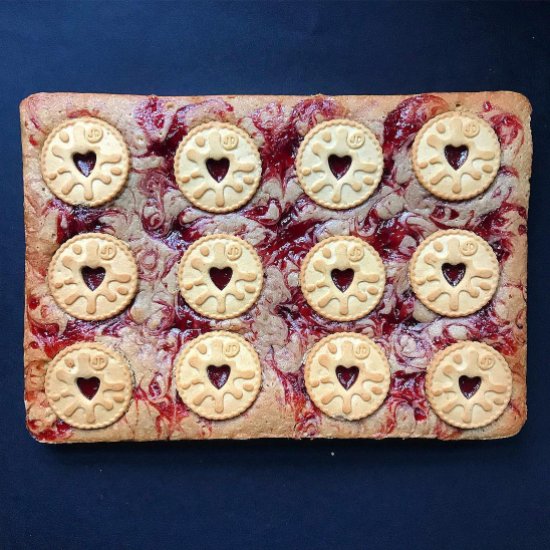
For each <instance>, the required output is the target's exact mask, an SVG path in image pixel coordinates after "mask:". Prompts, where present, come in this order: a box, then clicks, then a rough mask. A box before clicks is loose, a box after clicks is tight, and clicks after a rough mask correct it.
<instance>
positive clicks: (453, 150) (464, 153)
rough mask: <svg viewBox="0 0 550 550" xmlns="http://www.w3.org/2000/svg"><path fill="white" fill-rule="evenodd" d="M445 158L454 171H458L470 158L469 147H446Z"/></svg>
mask: <svg viewBox="0 0 550 550" xmlns="http://www.w3.org/2000/svg"><path fill="white" fill-rule="evenodd" d="M445 158H446V159H447V162H448V163H449V164H450V165H451V166H452V167H453V169H454V170H458V169H459V168H460V167H461V166H462V165H463V164H464V163H465V162H466V159H467V158H468V147H466V145H461V146H460V147H455V146H454V145H447V147H445Z"/></svg>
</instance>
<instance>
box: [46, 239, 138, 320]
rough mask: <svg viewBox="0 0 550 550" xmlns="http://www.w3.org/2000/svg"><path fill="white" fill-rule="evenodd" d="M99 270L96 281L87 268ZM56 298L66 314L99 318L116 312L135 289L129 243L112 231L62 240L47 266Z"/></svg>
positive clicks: (118, 311) (135, 275)
mask: <svg viewBox="0 0 550 550" xmlns="http://www.w3.org/2000/svg"><path fill="white" fill-rule="evenodd" d="M90 270H91V271H92V272H100V273H101V276H100V277H99V279H100V280H99V281H98V280H97V278H96V283H98V284H92V283H90V282H88V280H87V276H86V275H87V271H90ZM48 284H49V287H50V291H51V293H52V296H53V297H54V299H55V301H56V302H57V304H58V305H59V307H60V308H61V309H63V310H64V311H66V312H67V313H68V314H69V315H72V316H73V317H76V318H78V319H83V320H86V321H99V320H102V319H108V318H109V317H114V316H115V315H118V314H119V313H120V312H121V311H122V310H123V309H125V308H126V307H127V306H128V304H129V303H130V302H131V301H132V299H133V297H134V295H135V293H136V292H137V287H138V281H137V266H136V262H135V260H134V256H133V254H132V252H131V250H130V248H129V247H128V245H127V244H126V243H124V242H122V241H121V240H119V239H116V238H115V237H112V236H111V235H106V234H103V233H84V234H82V235H77V236H76V237H73V238H72V239H70V240H68V241H67V242H66V243H64V244H63V245H62V246H61V247H60V248H59V249H58V250H57V252H56V253H55V255H54V257H53V258H52V260H51V262H50V267H49V269H48Z"/></svg>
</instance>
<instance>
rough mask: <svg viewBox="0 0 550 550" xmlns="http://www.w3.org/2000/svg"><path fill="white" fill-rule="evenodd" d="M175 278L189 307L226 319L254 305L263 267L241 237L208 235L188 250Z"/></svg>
mask: <svg viewBox="0 0 550 550" xmlns="http://www.w3.org/2000/svg"><path fill="white" fill-rule="evenodd" d="M178 280H179V286H180V292H181V294H182V296H183V298H184V299H185V301H186V302H187V304H188V305H189V306H190V307H191V308H193V309H194V310H195V311H197V312H198V313H200V314H201V315H204V316H205V317H209V318H211V319H229V318H232V317H237V316H239V315H241V314H242V313H244V312H245V311H247V310H249V309H250V308H251V307H252V306H253V305H254V303H255V302H256V300H257V299H258V296H259V295H260V292H261V290H262V285H263V268H262V264H261V261H260V258H259V256H258V254H257V253H256V251H255V250H254V249H253V248H252V246H250V244H248V243H247V242H246V241H244V240H243V239H240V238H239V237H234V236H232V235H223V234H220V235H210V236H207V237H202V238H201V239H199V240H198V241H195V242H194V243H193V244H192V245H191V246H190V247H189V248H188V249H187V251H186V252H185V254H184V255H183V257H182V259H181V262H180V268H179V272H178Z"/></svg>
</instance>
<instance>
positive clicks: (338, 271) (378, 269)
mask: <svg viewBox="0 0 550 550" xmlns="http://www.w3.org/2000/svg"><path fill="white" fill-rule="evenodd" d="M385 282H386V272H385V269H384V264H383V263H382V260H381V259H380V256H379V255H378V252H376V250H375V249H374V248H373V247H372V246H370V245H369V244H368V243H366V242H365V241H363V240H362V239H359V238H358V237H330V238H328V239H325V240H323V241H321V242H320V243H318V244H316V245H315V246H314V247H313V248H312V249H311V250H310V251H309V252H308V254H307V256H306V257H305V259H304V261H303V263H302V267H301V269H300V285H301V288H302V292H303V294H304V296H305V298H306V300H307V302H308V304H309V305H310V306H311V307H312V308H313V309H314V310H315V311H316V312H317V313H319V315H322V316H323V317H326V318H327V319H332V320H334V321H353V320H355V319H360V318H361V317H364V316H365V315H367V314H368V313H370V312H371V311H372V310H373V309H374V308H375V307H376V306H377V305H378V303H379V302H380V299H381V298H382V294H383V293H384V285H385Z"/></svg>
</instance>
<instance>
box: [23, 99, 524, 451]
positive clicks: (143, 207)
mask: <svg viewBox="0 0 550 550" xmlns="http://www.w3.org/2000/svg"><path fill="white" fill-rule="evenodd" d="M454 109H464V110H465V111H467V112H470V113H474V114H476V115H477V116H479V117H481V118H482V119H483V120H485V121H486V122H488V123H489V124H490V125H491V127H492V128H493V129H494V130H495V132H496V134H497V136H498V138H499V141H500V144H501V167H500V169H499V171H498V173H497V176H496V178H495V181H494V182H493V183H492V184H491V185H490V186H489V187H488V188H487V190H485V191H484V192H483V193H481V194H480V195H478V196H476V197H474V198H472V199H469V200H465V201H453V202H448V201H444V200H441V199H438V198H437V197H435V196H434V195H432V194H431V193H429V192H428V191H426V190H425V189H424V187H423V186H422V185H421V184H420V183H419V182H418V180H417V179H416V177H415V175H414V171H413V168H412V162H411V146H412V143H413V140H414V138H415V136H416V134H417V133H418V131H419V130H420V129H421V127H422V126H423V124H424V123H426V122H427V121H428V120H429V119H431V118H432V117H434V116H437V115H438V114H441V113H443V112H446V111H449V110H454ZM530 114H531V107H530V104H529V102H528V100H527V99H526V98H525V97H523V96H522V95H520V94H517V93H514V92H480V93H443V94H422V95H415V96H384V97H382V96H343V97H327V96H315V97H297V96H239V97H236V96H223V97H164V98H156V97H144V96H123V95H100V94H72V93H59V94H36V95H33V96H30V97H29V98H27V99H25V100H24V101H23V102H22V104H21V128H22V145H23V168H24V183H25V199H24V200H25V205H24V206H25V233H26V243H27V251H26V283H25V285H26V286H25V288H26V305H25V307H26V315H25V339H24V346H25V405H26V409H27V425H28V428H29V430H30V432H31V434H32V435H33V436H34V437H36V438H37V439H38V440H40V441H45V442H77V441H82V442H86V441H88V442H91V441H118V440H157V439H207V438H254V437H293V438H300V437H337V438H349V437H372V438H383V437H431V438H434V437H436V438H440V439H494V438H501V437H508V436H511V435H514V434H515V433H517V431H519V429H520V428H521V426H522V425H523V423H524V422H525V419H526V416H527V408H526V385H525V374H526V276H527V275H526V258H527V233H526V219H527V207H528V197H529V177H530V173H531V155H532V144H531V132H530ZM87 116H91V117H94V118H98V119H101V120H104V121H105V122H107V123H109V124H111V125H112V126H113V127H115V128H116V129H117V130H118V131H119V132H120V133H121V135H122V136H123V138H124V141H125V143H126V144H127V146H128V150H129V153H130V158H131V161H130V166H131V167H130V173H129V176H128V181H127V183H126V185H125V187H124V189H123V190H122V192H121V193H120V194H119V195H117V197H116V198H115V199H114V200H113V201H112V202H110V203H107V204H105V205H102V206H99V207H94V208H87V207H73V206H70V205H68V204H64V203H63V202H62V201H60V200H59V199H57V198H55V197H54V196H53V195H52V193H51V192H50V190H49V189H48V187H47V186H46V184H45V183H44V181H43V179H42V176H41V171H40V153H41V148H42V146H43V145H44V143H45V141H46V139H47V137H48V134H49V133H50V132H51V131H52V130H53V129H54V128H55V127H56V126H58V125H59V124H61V123H63V122H64V121H65V120H67V119H71V118H77V117H87ZM331 119H350V120H355V121H357V122H359V123H361V124H363V125H365V126H366V127H368V128H369V129H370V130H371V131H372V132H373V133H374V134H375V136H376V138H377V139H378V141H379V142H380V144H381V146H382V150H383V154H384V173H383V176H382V181H381V182H380V184H379V186H378V188H377V189H376V191H375V192H374V193H373V194H372V195H371V196H370V197H369V198H368V200H366V201H365V202H364V203H363V204H361V205H359V206H357V207H355V208H353V209H351V210H342V211H335V210H328V209H325V208H323V207H322V206H319V205H317V204H316V203H314V202H313V201H311V200H310V199H309V198H308V197H307V196H306V195H305V194H304V193H303V191H302V189H301V187H300V185H299V183H298V180H297V177H296V170H295V167H294V160H295V155H296V153H297V150H298V148H299V145H300V142H301V141H302V139H303V137H304V136H305V135H306V134H307V133H308V132H309V131H310V130H311V129H312V128H313V127H314V126H315V124H318V123H320V122H323V121H325V120H331ZM211 121H218V122H224V123H228V124H234V125H236V126H238V127H240V128H241V129H243V130H244V131H245V132H246V133H247V134H248V135H249V136H250V138H251V139H252V140H253V141H254V143H255V144H256V145H257V147H258V149H259V151H260V155H261V158H262V165H263V174H262V180H261V183H260V186H259V188H258V190H257V191H256V193H255V194H254V196H253V197H252V198H251V200H250V202H248V203H247V204H246V205H244V206H243V207H242V208H241V209H240V210H237V211H234V212H231V213H228V214H224V215H216V214H210V213H207V212H203V211H200V210H198V209H197V208H194V207H193V206H192V205H190V204H189V203H188V202H187V201H186V199H185V197H184V196H183V195H182V193H181V191H180V190H179V188H178V185H177V183H176V181H175V178H174V175H173V157H174V155H175V152H176V149H177V146H178V144H179V142H180V141H181V139H183V137H184V136H185V135H186V134H187V133H188V132H189V131H190V129H192V128H194V127H196V126H199V125H200V124H204V123H207V122H211ZM440 229H465V230H468V231H473V232H475V233H476V234H478V235H479V236H480V237H482V238H483V239H484V240H486V241H487V242H489V244H490V245H491V246H492V247H493V249H494V250H495V253H496V255H497V258H498V260H499V265H500V279H499V285H498V288H497V291H496V293H495V295H494V297H493V299H492V300H491V302H490V303H489V304H488V305H487V306H486V307H484V308H482V309H481V310H480V311H478V312H476V313H474V314H472V315H469V316H467V317H463V318H455V319H451V318H444V317H440V316H438V315H437V314H435V313H433V312H431V311H429V310H428V309H427V308H425V307H424V306H423V305H422V304H421V303H420V302H419V300H417V299H415V297H414V294H413V293H412V291H411V289H410V285H409V282H408V276H407V272H408V263H409V260H410V258H411V256H412V254H413V253H414V251H415V249H416V248H417V247H418V245H419V243H420V242H422V240H424V239H425V238H427V237H429V236H430V235H431V234H432V233H435V232H436V231H437V230H440ZM87 232H104V233H108V234H111V235H113V236H115V237H117V238H118V239H120V240H122V241H124V242H126V243H127V244H128V246H129V247H130V249H131V250H132V252H133V254H134V257H135V258H136V262H137V264H138V277H139V292H138V294H137V295H136V297H135V299H134V301H133V302H132V304H131V305H130V306H129V307H128V308H127V309H126V310H124V311H123V312H122V313H121V314H120V315H118V316H116V317H114V318H112V319H107V320H105V321H101V322H95V323H91V322H87V321H78V320H75V319H74V318H72V317H70V316H69V315H68V314H66V313H65V312H63V311H62V310H61V309H60V308H59V307H58V306H57V305H56V303H55V301H54V299H53V298H52V296H51V294H50V293H49V290H48V284H47V268H48V265H49V262H50V260H51V258H52V257H53V255H54V254H55V252H56V250H57V249H58V248H59V246H60V245H61V244H62V243H63V242H65V241H67V240H68V239H69V238H71V237H73V236H75V235H77V234H80V233H87ZM216 233H225V234H232V235H237V236H239V237H241V238H243V239H245V240H246V241H247V242H249V243H250V244H251V245H252V246H253V247H254V248H255V249H256V250H257V251H258V254H259V255H260V258H261V259H262V263H263V267H264V274H265V281H264V286H263V289H262V292H261V294H260V296H259V299H258V301H257V302H256V304H255V305H254V306H253V307H252V308H251V309H250V310H249V311H248V312H247V313H246V314H244V315H242V316H240V317H237V318H234V319H227V320H223V321H215V320H208V319H206V318H204V317H201V316H200V315H198V314H196V313H194V312H193V311H192V310H191V309H190V308H189V307H188V306H187V305H186V304H185V302H184V301H183V299H182V298H181V297H180V295H179V291H178V283H177V269H178V262H179V260H180V258H181V256H182V254H183V252H184V251H185V250H186V249H187V247H188V246H189V245H190V244H191V243H192V242H194V241H196V240H197V239H199V238H200V237H202V236H205V235H211V234H216ZM337 235H353V236H357V237H360V238H362V239H364V240H365V241H366V242H368V243H369V244H370V245H371V246H373V247H374V248H375V249H376V250H377V251H378V253H379V254H380V255H381V257H382V260H383V262H384V265H385V268H386V274H387V279H386V288H385V291H384V296H383V297H382V300H381V302H380V304H379V305H378V306H377V307H376V308H375V310H373V311H372V312H371V313H370V314H369V315H367V316H366V317H364V318H362V319H359V320H357V321H353V322H350V323H340V322H334V321H330V320H327V319H324V318H322V317H321V316H319V315H317V314H316V313H315V312H314V311H313V310H312V309H311V308H310V307H309V306H308V305H307V303H306V302H305V299H304V298H303V296H302V295H301V292H300V285H299V270H300V265H301V262H302V261H303V259H304V257H305V255H306V254H307V252H308V250H309V249H310V248H311V247H312V246H313V245H315V244H317V242H320V241H321V240H322V239H324V238H328V237H332V236H337ZM213 329H216V330H229V331H232V332H236V333H239V334H240V335H241V336H243V337H244V338H245V339H246V340H247V341H248V342H249V343H250V344H251V345H252V346H253V347H254V349H255V350H256V352H257V353H258V356H259V358H260V361H261V365H262V389H261V390H260V392H259V394H258V397H257V399H256V401H255V402H254V403H253V404H252V405H251V407H250V408H249V409H248V410H247V411H246V412H244V413H243V414H241V415H239V416H237V417H235V418H232V419H228V420H223V421H209V420H205V419H203V418H200V417H198V416H197V415H196V414H195V413H193V412H192V411H190V410H189V409H188V408H187V407H186V406H185V405H184V404H183V402H182V401H181V399H180V398H179V397H178V396H177V390H176V383H175V381H174V379H173V365H174V361H175V358H176V357H177V355H178V353H179V352H180V350H181V349H182V347H183V345H184V343H185V342H188V341H190V340H191V339H193V338H195V337H197V336H199V335H200V334H203V333H205V332H207V331H210V330H213ZM341 331H353V332H357V333H361V334H364V335H366V336H368V337H369V338H371V339H372V340H373V341H374V342H376V343H377V344H378V345H379V346H380V347H381V348H382V349H383V350H384V352H385V354H386V357H387V359H388V362H389V364H390V370H391V383H390V389H389V393H388V396H387V398H386V400H385V401H384V403H383V404H382V406H381V407H380V408H379V409H378V410H376V411H375V412H374V413H373V414H372V415H370V416H368V417H367V418H364V419H362V420H357V421H346V420H337V419H333V418H330V417H328V416H325V415H323V414H322V413H321V412H320V411H319V410H318V409H317V408H316V407H315V406H314V405H313V403H312V402H311V400H310V399H309V398H308V396H307V392H306V390H305V387H304V380H303V366H304V357H305V355H306V353H307V351H308V350H309V349H311V348H312V347H313V346H314V345H315V343H316V342H318V341H319V340H320V339H321V338H322V337H325V336H328V335H329V334H332V333H336V332H341ZM462 340H474V341H481V342H483V343H485V344H487V345H489V346H491V347H493V348H495V349H496V350H497V351H498V352H499V353H501V354H502V355H503V357H504V358H505V359H506V361H507V363H508V365H509V367H510V369H511V371H512V379H513V382H512V396H511V400H510V403H509V404H508V406H507V407H506V410H505V411H504V413H503V414H502V415H501V416H500V417H499V418H498V419H497V420H495V421H494V422H492V423H491V424H489V425H487V426H485V427H483V428H476V429H471V430H467V429H460V428H455V427H452V426H450V425H448V424H446V423H445V422H444V421H443V420H441V419H440V418H439V417H438V416H437V415H436V414H435V413H434V411H433V410H432V409H431V408H430V406H429V402H428V400H427V397H426V393H425V389H424V380H425V376H426V368H427V365H428V364H429V363H430V362H431V360H432V359H433V357H434V356H435V354H436V353H437V352H438V351H440V350H441V349H443V348H445V347H446V346H447V345H450V344H453V343H455V342H458V341H462ZM81 341H95V342H99V343H101V344H104V345H106V346H109V347H111V348H113V349H114V350H117V351H119V352H121V353H122V354H123V355H124V356H125V357H126V358H127V359H128V362H129V364H130V365H131V368H132V371H133V375H134V378H135V387H134V390H133V396H132V400H131V402H130V404H129V407H128V411H127V412H126V414H125V415H124V416H123V417H122V418H121V419H120V420H118V421H117V422H115V423H114V424H112V425H110V426H108V427H105V428H100V429H94V430H89V429H88V430H81V429H76V428H72V427H70V426H68V425H66V424H65V423H64V422H63V421H60V420H59V419H58V418H57V417H56V416H55V414H53V411H52V409H51V407H50V406H49V405H48V401H47V399H46V395H45V392H44V378H45V373H46V367H47V364H48V362H49V361H51V360H52V359H53V358H54V357H55V356H56V354H57V353H59V352H60V351H61V350H63V349H64V348H66V347H68V346H69V345H71V344H75V343H78V342H81Z"/></svg>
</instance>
